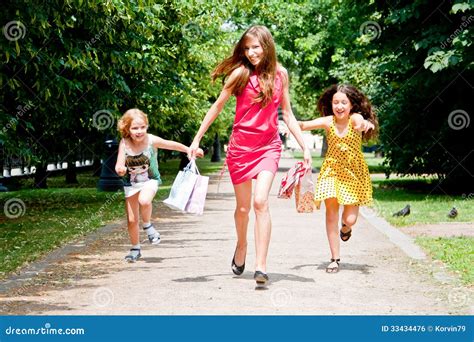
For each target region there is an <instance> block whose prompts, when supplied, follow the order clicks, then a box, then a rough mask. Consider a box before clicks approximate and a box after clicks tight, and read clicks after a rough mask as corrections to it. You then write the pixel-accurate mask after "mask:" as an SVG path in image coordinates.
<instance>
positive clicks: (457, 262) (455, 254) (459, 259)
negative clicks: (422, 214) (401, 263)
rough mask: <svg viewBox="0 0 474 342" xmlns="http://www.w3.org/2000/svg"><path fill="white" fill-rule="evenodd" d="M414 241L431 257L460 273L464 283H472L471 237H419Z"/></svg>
mask: <svg viewBox="0 0 474 342" xmlns="http://www.w3.org/2000/svg"><path fill="white" fill-rule="evenodd" d="M416 242H417V243H418V244H420V245H421V246H422V247H423V248H424V249H426V250H427V251H428V252H429V254H430V255H431V257H432V258H433V259H436V260H441V261H443V262H444V263H445V264H447V265H448V267H449V269H450V270H451V271H453V272H455V273H457V274H458V275H460V277H461V279H462V281H463V282H464V283H465V284H467V285H472V284H473V283H474V268H473V267H472V265H473V264H474V253H473V251H474V238H473V237H468V236H461V237H451V238H428V237H419V238H417V239H416Z"/></svg>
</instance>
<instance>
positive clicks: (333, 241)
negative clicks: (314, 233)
mask: <svg viewBox="0 0 474 342" xmlns="http://www.w3.org/2000/svg"><path fill="white" fill-rule="evenodd" d="M324 204H325V205H326V233H327V235H328V241H329V249H330V250H331V258H332V259H339V257H340V256H339V247H340V246H339V228H338V223H339V203H337V199H335V198H328V199H326V200H325V201H324Z"/></svg>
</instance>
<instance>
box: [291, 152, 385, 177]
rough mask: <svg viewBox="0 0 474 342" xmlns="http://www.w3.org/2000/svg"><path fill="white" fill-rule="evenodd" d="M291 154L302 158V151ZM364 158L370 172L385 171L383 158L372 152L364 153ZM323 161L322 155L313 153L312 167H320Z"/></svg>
mask: <svg viewBox="0 0 474 342" xmlns="http://www.w3.org/2000/svg"><path fill="white" fill-rule="evenodd" d="M293 156H294V157H295V158H296V159H303V153H302V152H300V151H295V152H293ZM364 159H365V162H366V163H367V166H368V167H369V172H370V173H385V168H384V166H383V165H382V163H383V160H384V158H376V157H375V156H374V154H373V153H364ZM323 161H324V158H323V157H318V156H314V154H313V167H315V168H318V169H320V168H321V165H322V164H323Z"/></svg>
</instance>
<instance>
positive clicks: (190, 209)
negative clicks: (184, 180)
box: [184, 168, 209, 215]
mask: <svg viewBox="0 0 474 342" xmlns="http://www.w3.org/2000/svg"><path fill="white" fill-rule="evenodd" d="M196 169H197V168H196ZM208 184H209V177H207V176H201V175H198V177H197V180H196V183H195V184H194V189H193V192H192V193H191V196H190V197H189V201H188V203H187V204H186V208H185V209H184V211H185V212H187V213H190V214H196V215H202V213H203V211H204V204H205V202H206V195H207V186H208Z"/></svg>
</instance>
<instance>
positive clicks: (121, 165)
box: [115, 139, 127, 177]
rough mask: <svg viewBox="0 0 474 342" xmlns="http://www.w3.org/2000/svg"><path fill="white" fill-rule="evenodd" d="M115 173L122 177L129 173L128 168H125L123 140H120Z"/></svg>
mask: <svg viewBox="0 0 474 342" xmlns="http://www.w3.org/2000/svg"><path fill="white" fill-rule="evenodd" d="M115 172H117V174H118V175H119V176H120V177H123V176H125V173H127V168H126V167H125V141H124V140H123V139H122V140H120V143H119V148H118V154H117V162H116V163H115Z"/></svg>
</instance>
